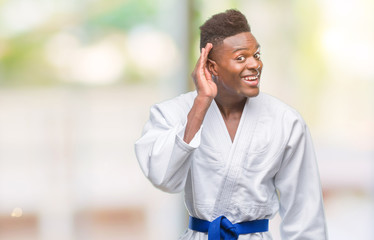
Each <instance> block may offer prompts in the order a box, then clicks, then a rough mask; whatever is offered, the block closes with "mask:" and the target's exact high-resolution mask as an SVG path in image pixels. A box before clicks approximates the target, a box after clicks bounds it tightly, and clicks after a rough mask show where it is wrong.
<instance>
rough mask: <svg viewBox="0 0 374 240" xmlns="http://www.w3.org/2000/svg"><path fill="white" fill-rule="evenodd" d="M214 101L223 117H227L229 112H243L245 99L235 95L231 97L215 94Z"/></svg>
mask: <svg viewBox="0 0 374 240" xmlns="http://www.w3.org/2000/svg"><path fill="white" fill-rule="evenodd" d="M214 100H215V102H216V103H217V106H218V108H219V110H220V111H221V114H222V116H223V117H224V118H229V117H230V115H231V114H238V113H239V114H240V115H241V113H242V112H243V109H244V105H245V103H246V101H247V98H246V97H242V96H236V97H234V98H231V97H224V96H221V95H219V94H218V95H217V96H216V97H215V98H214Z"/></svg>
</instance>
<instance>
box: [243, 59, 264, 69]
mask: <svg viewBox="0 0 374 240" xmlns="http://www.w3.org/2000/svg"><path fill="white" fill-rule="evenodd" d="M246 67H247V69H259V68H260V67H261V61H260V60H258V59H255V58H254V57H251V58H248V59H247V64H246Z"/></svg>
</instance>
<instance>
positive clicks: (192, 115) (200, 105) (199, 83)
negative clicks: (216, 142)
mask: <svg viewBox="0 0 374 240" xmlns="http://www.w3.org/2000/svg"><path fill="white" fill-rule="evenodd" d="M212 48H213V45H212V44H211V43H208V44H207V45H206V47H205V48H202V49H201V55H200V58H199V60H198V61H197V64H196V66H195V69H194V71H193V72H192V78H193V80H194V83H195V86H196V90H197V96H196V98H195V101H194V104H193V106H192V108H191V110H190V112H189V113H188V115H187V126H186V131H185V132H184V138H183V140H184V141H185V142H186V143H189V142H190V141H191V139H192V138H193V137H194V136H195V134H196V132H197V131H198V130H199V129H200V127H201V125H202V123H203V120H204V117H205V114H206V112H207V111H208V108H209V106H210V104H211V103H212V101H213V99H214V98H215V96H216V95H217V85H216V84H215V83H214V82H213V80H212V77H211V73H210V72H209V71H208V67H207V61H208V54H209V52H210V50H211V49H212Z"/></svg>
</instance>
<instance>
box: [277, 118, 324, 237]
mask: <svg viewBox="0 0 374 240" xmlns="http://www.w3.org/2000/svg"><path fill="white" fill-rule="evenodd" d="M288 120H290V119H288ZM289 122H291V123H292V127H290V132H291V133H290V137H289V140H288V142H287V146H286V150H285V154H284V159H283V162H282V165H281V168H280V170H279V172H278V173H277V175H276V177H275V186H276V188H277V191H278V193H279V200H280V208H279V213H280V216H281V218H282V223H281V226H280V233H281V236H282V239H287V240H296V239H303V240H315V239H318V240H326V239H327V229H326V223H325V214H324V208H323V199H322V190H321V184H320V179H319V173H318V166H317V162H316V156H315V153H314V148H313V144H312V139H311V136H310V133H309V130H308V128H307V126H306V125H305V123H304V121H303V120H302V119H301V117H298V118H297V119H291V120H290V121H289Z"/></svg>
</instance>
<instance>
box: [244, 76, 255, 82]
mask: <svg viewBox="0 0 374 240" xmlns="http://www.w3.org/2000/svg"><path fill="white" fill-rule="evenodd" d="M257 77H258V76H254V77H245V78H243V79H244V80H245V81H251V80H256V79H257Z"/></svg>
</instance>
